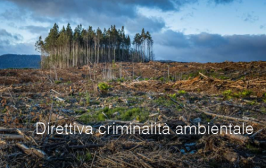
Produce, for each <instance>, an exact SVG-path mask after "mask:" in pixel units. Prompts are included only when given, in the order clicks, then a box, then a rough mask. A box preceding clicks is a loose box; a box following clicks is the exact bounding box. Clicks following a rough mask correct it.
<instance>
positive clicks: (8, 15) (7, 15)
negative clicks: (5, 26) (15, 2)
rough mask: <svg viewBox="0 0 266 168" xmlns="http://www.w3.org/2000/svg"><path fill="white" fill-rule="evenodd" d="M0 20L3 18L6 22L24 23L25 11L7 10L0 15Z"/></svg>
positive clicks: (20, 9) (17, 9) (19, 9)
mask: <svg viewBox="0 0 266 168" xmlns="http://www.w3.org/2000/svg"><path fill="white" fill-rule="evenodd" d="M0 18H3V19H5V20H8V21H13V20H20V21H24V20H25V19H26V11H25V10H24V9H22V8H13V9H8V10H5V11H4V12H3V13H1V14H0Z"/></svg>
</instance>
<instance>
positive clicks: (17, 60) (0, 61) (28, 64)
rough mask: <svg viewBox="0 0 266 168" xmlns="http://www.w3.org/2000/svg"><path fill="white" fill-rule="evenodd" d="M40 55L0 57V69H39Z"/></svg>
mask: <svg viewBox="0 0 266 168" xmlns="http://www.w3.org/2000/svg"><path fill="white" fill-rule="evenodd" d="M40 61H41V57H40V55H17V54H5V55H2V56H0V69H7V68H34V69H38V68H40Z"/></svg>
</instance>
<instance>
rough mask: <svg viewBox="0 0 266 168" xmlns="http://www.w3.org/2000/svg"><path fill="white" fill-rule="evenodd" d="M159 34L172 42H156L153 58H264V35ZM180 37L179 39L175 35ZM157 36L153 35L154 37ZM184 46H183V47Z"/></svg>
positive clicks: (253, 59) (205, 60)
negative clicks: (170, 43)
mask: <svg viewBox="0 0 266 168" xmlns="http://www.w3.org/2000/svg"><path fill="white" fill-rule="evenodd" d="M168 33H169V32H165V33H163V34H161V36H162V37H161V38H163V37H164V36H167V38H170V37H172V39H169V40H170V41H171V42H172V45H170V46H169V44H167V43H162V42H161V43H160V42H159V43H156V44H155V45H154V50H155V53H156V59H171V60H176V61H187V62H209V61H212V62H223V61H258V60H263V61H266V57H265V55H266V50H265V48H266V35H232V36H221V35H217V34H208V33H201V34H193V35H182V33H179V32H171V33H172V36H169V35H167V34H168ZM178 37H180V40H176V38H178ZM157 40H160V38H158V36H156V39H155V41H157ZM183 46H185V47H183Z"/></svg>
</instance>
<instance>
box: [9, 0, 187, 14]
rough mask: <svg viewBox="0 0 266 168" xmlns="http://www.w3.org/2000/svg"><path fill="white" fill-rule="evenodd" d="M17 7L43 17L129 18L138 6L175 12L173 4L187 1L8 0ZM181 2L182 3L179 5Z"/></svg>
mask: <svg viewBox="0 0 266 168" xmlns="http://www.w3.org/2000/svg"><path fill="white" fill-rule="evenodd" d="M9 1H11V2H14V3H16V4H17V5H19V6H22V7H26V8H28V9H30V10H31V11H34V12H35V13H39V14H42V15H44V16H52V17H55V16H72V15H79V16H80V17H87V18H89V17H90V15H87V14H89V13H90V12H91V11H94V12H97V13H101V12H104V13H105V14H106V15H108V16H122V15H123V16H129V17H132V16H134V15H135V14H136V10H135V8H136V7H138V6H142V7H150V8H158V9H161V10H163V11H168V10H175V9H176V7H175V4H177V2H179V3H178V5H182V4H183V3H188V2H189V1H177V2H176V3H175V1H173V0H165V1H161V0H153V1H150V0H149V1H143V0H101V1H94V0H90V1H88V0H79V1H74V0H54V1H52V0H43V1H32V0H9ZM181 2H182V3H181Z"/></svg>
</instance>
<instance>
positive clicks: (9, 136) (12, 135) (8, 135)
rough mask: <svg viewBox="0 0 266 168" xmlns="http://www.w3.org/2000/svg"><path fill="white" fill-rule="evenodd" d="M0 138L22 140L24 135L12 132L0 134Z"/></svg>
mask: <svg viewBox="0 0 266 168" xmlns="http://www.w3.org/2000/svg"><path fill="white" fill-rule="evenodd" d="M0 139H3V140H7V141H10V140H24V137H23V136H21V135H14V134H0Z"/></svg>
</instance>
